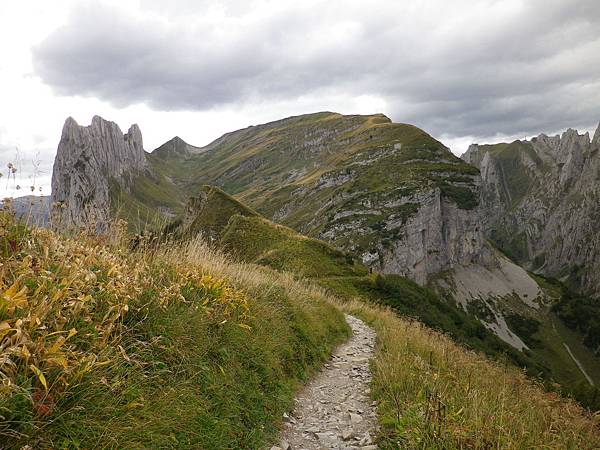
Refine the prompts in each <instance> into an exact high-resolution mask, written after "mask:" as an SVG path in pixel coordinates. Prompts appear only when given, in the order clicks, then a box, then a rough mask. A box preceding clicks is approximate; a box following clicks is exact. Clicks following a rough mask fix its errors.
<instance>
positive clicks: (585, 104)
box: [34, 0, 600, 136]
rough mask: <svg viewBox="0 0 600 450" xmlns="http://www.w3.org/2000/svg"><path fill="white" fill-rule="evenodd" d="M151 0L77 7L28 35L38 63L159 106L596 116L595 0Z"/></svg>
mask: <svg viewBox="0 0 600 450" xmlns="http://www.w3.org/2000/svg"><path fill="white" fill-rule="evenodd" d="M161 3H162V2H142V5H141V6H142V8H141V9H142V10H143V11H144V13H142V14H140V13H139V12H135V11H133V12H123V11H119V10H117V9H116V8H114V7H110V6H105V5H102V4H99V5H92V4H87V5H85V6H79V7H77V8H75V9H74V10H73V11H72V14H71V15H70V17H69V20H68V22H67V24H66V25H65V26H64V27H61V28H60V29H58V30H56V31H55V32H53V33H52V34H51V35H50V36H49V37H48V38H47V39H46V40H44V41H43V42H42V43H41V45H39V47H37V48H36V49H35V51H34V67H35V72H36V74H37V75H39V76H40V77H41V78H42V80H44V81H45V82H46V83H48V84H49V85H50V86H52V87H53V88H54V89H55V90H56V92H58V93H60V94H63V95H85V96H91V97H99V98H103V99H108V100H110V101H111V102H112V103H113V104H114V105H116V106H119V107H120V106H127V105H131V104H135V103H139V102H143V103H146V104H148V105H150V106H151V107H152V108H154V109H158V110H205V109H209V108H215V107H223V106H235V105H238V104H244V103H252V102H256V101H262V102H265V101H266V102H268V101H280V100H284V101H285V100H292V99H296V98H298V97H300V96H303V95H306V94H317V95H320V96H323V97H327V96H328V95H332V94H336V93H343V94H345V95H348V96H358V95H371V96H377V97H381V98H383V99H384V101H385V104H386V105H387V111H385V112H387V113H388V114H389V115H391V116H392V118H393V119H395V120H397V121H403V122H411V123H415V124H418V125H420V126H422V127H424V128H425V129H426V130H428V131H429V132H431V133H434V134H436V135H442V134H445V135H449V136H463V135H472V136H493V135H495V134H497V133H500V134H519V133H525V134H531V133H537V132H539V131H540V130H546V129H558V128H561V127H563V126H565V125H566V124H569V125H571V124H574V125H588V124H591V123H593V122H597V120H598V119H600V2H598V1H596V0H589V1H585V0H583V1H564V0H563V1H560V0H558V1H549V0H527V1H525V0H523V1H478V2H472V1H465V2H460V1H452V2H448V1H445V0H442V1H427V2H394V1H373V0H371V1H370V2H368V3H365V2H364V1H347V0H345V1H312V2H291V3H288V2H281V1H274V2H250V6H249V4H248V1H247V0H244V1H239V2H227V5H226V7H224V8H223V7H221V8H218V7H216V5H217V2H215V3H214V4H213V3H212V2H184V3H187V4H186V5H185V6H178V7H173V8H172V9H171V8H167V9H165V8H164V7H160V4H161ZM218 3H221V2H218ZM180 8H181V9H180Z"/></svg>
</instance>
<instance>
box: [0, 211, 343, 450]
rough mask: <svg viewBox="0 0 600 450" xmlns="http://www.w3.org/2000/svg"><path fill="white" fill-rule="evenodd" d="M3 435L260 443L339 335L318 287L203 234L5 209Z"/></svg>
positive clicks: (60, 442)
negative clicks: (237, 254) (142, 239)
mask: <svg viewBox="0 0 600 450" xmlns="http://www.w3.org/2000/svg"><path fill="white" fill-rule="evenodd" d="M0 253H1V256H2V260H1V263H2V265H1V266H0V380H1V382H2V385H1V386H0V446H1V447H3V448H20V447H22V446H24V445H30V446H32V447H34V448H50V447H60V448H97V447H102V448H103V447H115V448H148V447H154V448H158V447H160V448H164V447H178V448H260V447H261V446H263V445H266V443H267V442H268V441H270V440H273V439H274V437H275V436H276V434H277V432H278V425H279V424H280V420H281V416H282V413H283V411H285V410H286V409H288V408H289V407H290V405H291V402H292V398H293V395H294V392H295V390H296V389H297V388H298V386H299V385H300V383H301V382H302V381H303V380H305V379H307V378H308V377H309V376H310V374H311V373H312V372H313V371H314V370H315V369H317V368H318V367H319V366H320V365H321V363H322V362H323V361H324V359H325V358H327V357H328V356H329V354H330V352H331V350H332V348H333V347H334V346H335V345H336V344H337V343H339V342H341V341H342V340H343V339H345V337H346V336H347V335H348V332H349V330H348V327H347V325H346V324H345V322H344V319H343V315H342V313H341V312H339V311H338V310H337V309H336V308H334V307H333V306H332V305H331V304H329V303H327V302H326V299H325V297H324V296H323V294H322V292H320V291H319V290H318V289H311V288H309V287H305V286H300V285H297V284H295V283H294V282H293V279H292V278H291V277H289V276H286V275H278V274H275V273H271V272H268V271H267V270H262V269H258V268H255V267H250V266H245V265H235V264H231V263H230V262H228V261H227V260H226V259H225V258H224V257H223V256H222V255H220V254H218V253H217V252H214V251H212V250H211V249H210V248H209V247H207V246H206V245H205V244H203V243H202V242H201V241H194V242H191V243H188V244H187V245H185V246H183V247H178V248H173V247H168V246H159V247H155V246H146V247H145V246H144V245H140V246H138V249H137V251H135V252H134V251H131V249H130V248H129V247H128V239H127V238H126V235H125V233H124V224H123V223H118V224H117V226H116V227H113V228H112V230H110V232H108V233H107V234H105V235H100V236H98V235H95V234H93V233H90V234H85V233H83V234H79V235H77V236H73V237H61V236H58V235H56V234H54V233H52V232H51V231H49V230H41V229H30V228H28V227H26V226H23V225H21V224H19V223H17V222H16V221H15V219H14V217H13V216H12V215H11V214H10V213H8V212H1V213H0Z"/></svg>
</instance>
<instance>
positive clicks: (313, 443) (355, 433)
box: [271, 315, 377, 450]
mask: <svg viewBox="0 0 600 450" xmlns="http://www.w3.org/2000/svg"><path fill="white" fill-rule="evenodd" d="M346 320H347V321H348V324H349V325H350V327H351V328H352V333H353V334H352V337H351V338H350V339H349V340H348V342H346V343H345V344H343V345H341V346H340V347H339V348H338V349H337V350H336V352H335V354H334V355H333V357H332V358H331V360H330V361H329V362H328V363H327V364H325V367H324V369H323V371H322V372H321V373H320V374H318V375H317V376H316V377H315V378H314V379H313V380H312V381H311V382H310V383H309V384H308V385H307V386H305V387H304V389H303V390H302V391H301V392H300V394H299V395H298V396H297V397H296V400H295V401H296V406H295V407H294V410H293V411H292V413H291V414H284V430H283V432H282V434H281V441H280V443H279V444H278V445H277V446H273V447H272V448H271V450H280V449H281V450H320V449H365V450H375V449H377V446H376V445H375V444H374V442H373V436H374V435H375V431H376V430H377V416H376V413H375V405H374V402H372V401H371V399H370V397H369V385H370V383H371V371H370V370H369V359H371V358H372V357H373V351H374V346H375V332H374V331H373V330H372V329H371V328H370V327H368V326H367V325H366V324H365V323H364V322H363V321H361V320H360V319H357V318H356V317H353V316H348V315H347V316H346Z"/></svg>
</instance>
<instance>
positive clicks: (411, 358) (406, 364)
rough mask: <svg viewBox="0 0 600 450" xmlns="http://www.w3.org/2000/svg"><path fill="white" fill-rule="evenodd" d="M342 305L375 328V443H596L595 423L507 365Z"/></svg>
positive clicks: (368, 310) (389, 317)
mask: <svg viewBox="0 0 600 450" xmlns="http://www.w3.org/2000/svg"><path fill="white" fill-rule="evenodd" d="M342 308H343V309H344V310H345V311H346V312H348V313H351V314H355V315H357V316H359V317H361V318H362V319H363V320H366V321H367V322H368V323H369V324H371V325H372V326H373V327H374V328H375V330H376V331H377V352H376V356H375V360H374V361H373V363H372V370H373V385H372V395H373V397H374V398H375V399H376V400H377V402H378V412H379V415H380V417H379V420H380V425H381V437H380V441H379V447H380V448H382V449H390V450H391V449H397V448H407V449H408V448H411V449H412V448H423V449H425V448H426V449H440V450H441V449H444V450H450V449H465V448H511V449H512V448H514V449H522V448H556V449H558V448H561V449H562V448H573V449H575V448H577V449H579V448H581V449H584V448H585V449H592V448H598V447H599V446H600V433H598V424H597V423H595V422H594V420H593V419H592V418H591V416H590V415H589V414H588V413H586V412H585V411H583V410H582V409H581V407H579V406H577V405H576V404H575V403H574V402H572V401H570V400H566V399H562V398H560V396H558V395H557V394H555V393H548V392H544V390H543V389H542V387H541V386H540V385H539V384H537V383H535V382H533V381H532V380H531V379H529V378H527V377H525V376H524V374H523V373H522V372H520V371H519V370H518V369H516V368H515V367H514V366H511V365H506V364H502V363H498V362H492V361H489V360H488V359H486V358H485V357H483V356H482V355H481V354H478V353H474V352H470V351H465V350H464V348H462V347H460V346H458V345H456V344H455V343H454V342H453V341H452V340H450V339H449V338H448V337H447V336H445V335H443V334H440V333H437V332H435V331H432V330H431V329H429V328H427V327H425V326H423V325H422V324H420V323H419V322H415V321H410V320H406V319H404V318H401V317H398V316H397V315H395V314H393V313H391V311H389V310H388V311H385V310H381V309H379V308H376V307H372V306H370V305H369V304H366V303H364V302H349V303H347V304H344V305H342Z"/></svg>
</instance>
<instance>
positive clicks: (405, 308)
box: [169, 186, 600, 408]
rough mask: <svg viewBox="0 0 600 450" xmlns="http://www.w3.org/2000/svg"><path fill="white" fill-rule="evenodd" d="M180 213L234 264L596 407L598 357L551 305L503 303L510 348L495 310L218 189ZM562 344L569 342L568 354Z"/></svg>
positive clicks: (511, 297)
mask: <svg viewBox="0 0 600 450" xmlns="http://www.w3.org/2000/svg"><path fill="white" fill-rule="evenodd" d="M186 211H187V214H186V215H185V216H184V218H183V224H181V225H179V226H180V227H181V228H182V229H184V230H190V227H189V226H188V227H186V225H185V224H186V223H193V224H194V227H193V230H194V233H192V234H190V233H189V231H188V232H184V233H183V236H184V237H185V238H186V239H189V238H194V236H195V235H198V234H200V235H202V236H206V237H209V238H210V239H211V241H212V242H213V244H215V245H217V246H218V247H219V248H220V249H222V250H224V251H226V252H227V253H229V254H230V255H232V256H233V257H235V258H236V259H238V260H241V261H244V262H249V263H254V264H260V265H265V266H268V267H271V268H274V269H276V270H278V271H282V272H289V273H293V274H295V275H296V276H299V277H303V278H310V279H312V280H314V281H315V282H317V283H318V284H319V285H320V286H323V287H325V288H327V289H328V290H329V291H330V292H331V293H333V294H334V295H336V296H337V297H339V298H344V299H347V300H352V299H355V298H360V299H362V300H363V301H368V302H372V303H376V304H380V305H385V306H389V307H391V308H392V309H393V310H394V311H395V312H397V313H398V314H401V315H402V316H404V317H414V318H416V319H417V320H419V321H420V322H421V323H423V324H425V325H427V326H428V327H431V328H433V329H437V330H441V331H443V332H445V333H447V334H449V335H450V336H451V337H452V338H453V339H454V340H455V341H457V342H459V343H461V344H462V345H465V346H467V347H469V348H471V349H475V350H477V351H481V352H484V353H486V354H487V355H488V356H490V357H493V358H498V357H500V356H501V357H505V356H506V357H508V358H509V359H510V360H511V361H512V362H513V363H514V364H515V365H517V366H518V367H522V368H525V369H526V370H527V372H528V373H529V374H530V375H533V376H535V377H541V378H542V379H544V380H545V381H546V383H547V386H551V382H554V381H555V382H559V383H561V385H562V388H563V389H564V390H565V392H569V393H572V394H574V395H576V396H577V398H578V399H579V400H580V401H582V402H583V403H584V404H586V405H588V406H590V407H594V408H597V407H600V397H598V398H597V399H596V397H595V396H598V395H599V394H598V393H597V390H596V389H595V388H593V386H590V385H589V384H588V380H587V378H586V375H588V373H589V374H591V375H590V376H591V377H592V378H591V381H592V383H594V382H596V383H597V382H600V378H599V376H600V360H598V358H596V357H595V356H594V354H593V352H591V351H590V350H589V349H587V348H586V347H585V346H584V345H582V342H581V341H582V336H581V334H577V333H576V332H569V331H568V330H566V328H565V327H564V326H563V325H562V324H560V323H559V320H558V317H556V316H555V315H554V313H553V312H552V308H551V306H552V305H553V304H556V303H554V302H553V303H548V304H546V303H541V304H540V305H539V306H538V305H536V304H534V303H531V305H533V306H529V305H527V304H521V302H520V300H519V299H518V298H515V297H514V295H508V297H507V299H506V301H507V302H509V301H510V302H511V306H512V308H513V309H512V310H508V309H505V310H503V312H504V314H505V315H506V317H507V322H508V324H507V326H510V328H511V329H513V330H515V331H514V333H515V334H514V335H515V338H516V339H519V341H521V342H523V345H524V347H523V348H522V349H515V348H514V346H512V345H510V344H507V343H506V342H504V340H501V339H499V338H498V336H497V335H496V332H495V331H496V330H493V329H489V327H488V326H486V323H490V322H492V320H491V319H490V317H489V316H490V315H492V314H493V313H494V311H493V310H491V309H490V308H489V307H488V306H487V304H488V303H487V302H484V301H481V300H479V301H478V302H476V301H472V302H471V303H469V304H468V305H467V307H466V308H464V307H462V306H461V305H457V304H455V303H454V302H452V301H447V300H445V299H443V298H441V297H440V296H439V295H438V294H437V293H436V292H434V291H433V290H430V289H427V288H424V287H421V286H419V285H418V284H416V283H415V282H413V281H411V280H409V279H407V278H404V277H401V276H398V275H385V274H374V273H371V274H370V273H369V269H368V268H367V267H366V266H364V265H363V264H362V263H360V262H359V261H357V260H356V259H354V258H352V257H351V256H350V255H348V254H344V253H343V252H340V251H339V250H336V249H334V248H333V247H331V246H330V245H328V244H326V243H325V242H322V241H319V240H316V239H313V238H307V237H305V236H303V235H301V234H299V233H297V232H296V231H294V230H292V229H290V228H287V227H283V226H281V225H278V224H275V223H273V222H271V221H269V220H267V219H265V218H263V217H261V216H260V215H258V213H256V212H254V211H252V210H250V209H248V208H247V207H245V206H244V205H243V204H242V203H240V202H238V201H237V200H235V199H234V198H232V197H231V196H229V195H227V194H225V193H224V192H223V191H221V190H220V189H218V188H215V187H208V186H205V187H203V189H202V191H201V192H200V194H199V197H198V198H192V199H191V200H190V201H189V203H188V207H187V208H186ZM215 224H219V226H218V227H215ZM169 229H170V230H171V231H172V232H174V233H175V234H176V235H177V236H181V235H182V234H181V232H180V231H179V230H177V229H175V230H173V229H172V228H171V227H170V228H169ZM540 283H541V284H543V285H544V286H546V287H547V289H545V290H547V291H548V292H547V295H548V298H551V297H552V296H557V295H559V294H557V293H556V292H555V291H554V289H553V288H552V286H551V285H549V284H548V283H547V282H546V281H545V280H540ZM489 301H492V300H489ZM499 304H501V303H500V302H499ZM534 306H535V307H534ZM563 312H564V311H563ZM564 343H568V346H569V348H568V349H567V348H566V347H565V346H564ZM570 352H574V353H575V354H576V355H577V358H579V360H581V361H583V363H581V362H580V364H583V367H584V370H586V373H585V374H584V373H582V371H581V370H580V369H579V367H578V365H577V364H578V363H577V362H576V361H574V360H573V358H572V356H571V355H570Z"/></svg>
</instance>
